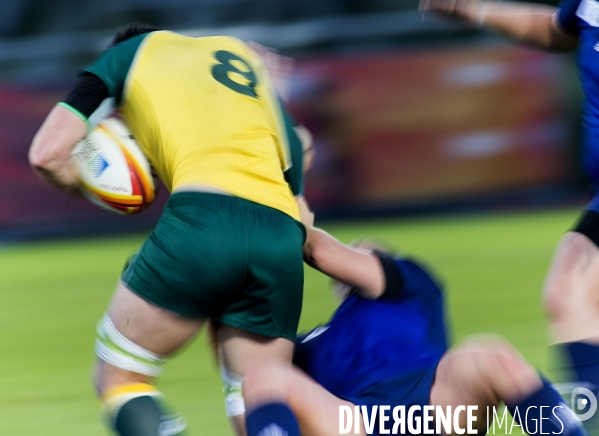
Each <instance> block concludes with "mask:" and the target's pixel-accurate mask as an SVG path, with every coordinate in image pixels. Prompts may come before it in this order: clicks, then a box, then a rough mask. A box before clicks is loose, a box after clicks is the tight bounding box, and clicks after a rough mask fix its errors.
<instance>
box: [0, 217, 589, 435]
mask: <svg viewBox="0 0 599 436" xmlns="http://www.w3.org/2000/svg"><path fill="white" fill-rule="evenodd" d="M576 215H577V211H576V210H566V211H557V212H535V213H522V214H500V215H491V216H472V217H470V216H466V217H464V216H461V217H450V218H446V217H435V218H425V219H422V218H418V219H410V220H400V219H389V220H381V221H368V222H361V223H344V224H335V225H333V224H330V225H326V226H324V227H325V228H326V229H327V230H328V231H330V232H331V233H333V234H334V235H335V236H337V237H338V238H339V239H341V240H342V241H346V242H349V241H351V240H352V239H354V238H357V237H360V236H372V237H375V238H378V239H380V240H383V241H387V242H389V243H390V244H391V245H392V246H395V247H396V248H399V249H401V250H402V251H403V252H405V253H407V254H410V255H413V256H415V257H418V258H421V259H426V260H427V262H428V263H429V264H430V265H431V266H432V267H433V268H434V269H435V270H436V271H437V273H438V274H439V275H440V277H442V279H443V281H444V282H445V284H446V286H447V289H448V291H449V292H448V300H449V308H450V314H451V317H450V319H451V320H452V329H453V333H454V338H455V339H456V340H460V339H462V338H464V337H465V336H467V335H470V334H474V333H498V334H502V335H504V336H506V337H507V338H508V339H509V340H511V341H512V342H513V343H514V344H515V345H516V346H517V347H518V348H519V349H520V350H521V352H522V353H523V354H524V355H525V356H526V357H527V358H528V359H529V360H530V361H531V362H532V363H533V364H534V365H536V366H538V367H540V368H541V369H543V370H544V371H548V372H549V373H551V368H552V365H553V364H554V363H552V360H551V359H550V357H549V355H548V352H547V348H546V334H545V327H544V319H543V315H542V312H541V308H540V304H539V301H540V299H539V296H540V290H541V285H542V281H543V277H544V274H545V271H546V269H547V266H548V263H549V260H550V258H551V253H552V251H553V249H554V247H555V245H556V243H557V242H558V240H559V238H560V236H561V235H562V234H563V232H564V231H565V230H566V229H567V228H568V227H569V226H570V225H571V224H572V222H573V221H574V220H575V217H576ZM143 237H144V236H143V235H136V236H128V237H118V238H117V237H103V238H94V239H81V240H74V241H66V242H47V243H35V244H33V243H30V244H23V245H11V246H5V247H0V434H1V435H11V436H21V435H27V436H42V435H43V436H54V435H56V436H58V435H60V436H81V435H86V436H94V435H106V434H108V432H107V431H106V430H104V428H103V427H102V426H101V425H100V423H99V422H98V419H97V417H98V410H99V404H98V402H97V401H96V400H95V398H94V394H93V391H92V388H91V386H90V383H89V378H90V366H91V362H92V357H93V342H94V336H95V323H96V321H97V320H98V319H99V318H100V316H101V315H102V313H103V311H104V308H105V307H106V305H107V303H108V299H109V298H110V294H111V291H112V288H113V286H114V284H115V283H116V280H117V278H118V275H119V272H120V269H121V267H122V264H123V262H124V261H125V259H126V258H127V256H128V255H130V254H131V253H132V252H134V251H135V250H136V249H137V247H138V246H139V245H140V243H141V241H142V240H143ZM306 279H307V280H306V292H305V299H304V312H303V316H302V321H301V328H303V329H308V328H311V327H312V326H314V325H315V324H318V323H322V322H325V321H326V320H327V319H328V317H329V316H330V314H331V313H332V311H333V309H334V307H335V304H334V302H333V300H332V298H331V297H330V294H329V290H328V281H327V279H326V278H325V277H323V276H322V275H320V274H318V273H316V272H315V271H313V270H310V269H309V268H307V271H306ZM160 387H161V389H162V390H163V391H164V392H165V393H166V394H167V395H168V396H169V398H170V402H171V404H172V405H173V406H174V407H175V408H177V409H178V410H180V411H181V412H183V414H184V415H185V417H186V419H187V421H188V422H189V425H190V434H191V435H212V436H218V435H229V434H230V432H229V430H228V427H227V423H226V419H225V415H224V411H223V406H222V395H221V387H220V380H219V377H218V374H217V370H216V366H215V364H214V362H213V361H212V359H211V357H210V355H209V353H208V349H207V346H206V343H205V338H203V337H202V338H200V339H199V340H197V341H195V342H194V343H193V344H192V345H191V346H190V347H188V348H187V349H186V350H184V351H183V352H182V353H181V354H180V355H179V356H177V358H175V359H174V361H173V362H172V363H171V364H170V365H169V367H168V368H167V371H166V373H165V376H164V378H163V380H162V381H161V383H160Z"/></svg>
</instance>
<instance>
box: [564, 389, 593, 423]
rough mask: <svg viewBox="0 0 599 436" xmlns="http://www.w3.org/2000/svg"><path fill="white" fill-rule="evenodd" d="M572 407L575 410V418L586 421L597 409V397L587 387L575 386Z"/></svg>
mask: <svg viewBox="0 0 599 436" xmlns="http://www.w3.org/2000/svg"><path fill="white" fill-rule="evenodd" d="M570 407H571V409H572V411H573V412H574V419H576V420H577V421H586V420H588V419H591V418H592V417H593V415H594V414H595V412H596V411H597V397H595V395H594V394H593V393H592V392H591V391H590V390H589V389H587V388H582V387H578V388H575V389H573V390H572V396H571V397H570Z"/></svg>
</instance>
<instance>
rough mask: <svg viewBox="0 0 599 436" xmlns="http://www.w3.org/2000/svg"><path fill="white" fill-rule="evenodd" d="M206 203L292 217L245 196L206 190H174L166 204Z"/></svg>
mask: <svg viewBox="0 0 599 436" xmlns="http://www.w3.org/2000/svg"><path fill="white" fill-rule="evenodd" d="M207 203H209V204H212V205H217V206H224V207H242V208H246V209H252V210H258V211H262V212H267V213H273V214H277V215H284V216H286V217H288V218H290V219H293V218H292V217H290V216H289V215H288V214H286V213H285V212H283V211H281V210H279V209H275V208H274V207H270V206H266V205H264V204H260V203H256V202H255V201H251V200H248V199H246V198H242V197H237V196H235V195H231V194H224V193H222V194H221V193H215V192H206V191H185V190H182V191H176V192H173V193H172V194H171V196H170V197H169V199H168V202H167V205H190V206H193V205H198V206H203V205H206V204H207Z"/></svg>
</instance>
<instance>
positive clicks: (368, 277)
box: [243, 206, 599, 436]
mask: <svg viewBox="0 0 599 436" xmlns="http://www.w3.org/2000/svg"><path fill="white" fill-rule="evenodd" d="M301 209H303V210H302V212H303V221H304V224H306V227H307V229H308V238H307V242H306V245H305V247H304V255H305V258H306V261H307V262H308V263H309V264H311V265H312V266H314V267H315V268H317V269H319V270H320V271H322V272H324V273H325V274H327V275H329V276H331V277H333V278H334V279H336V280H339V281H340V282H343V283H344V284H346V288H345V289H346V290H349V291H350V292H349V293H347V297H346V298H345V300H344V301H343V303H342V304H341V305H340V306H339V308H338V309H337V311H336V312H335V314H334V315H333V317H332V319H331V321H330V323H329V324H328V325H326V326H324V327H319V328H317V329H315V330H313V331H312V332H311V333H309V334H308V335H306V336H304V337H303V338H299V339H298V340H297V342H296V351H295V358H294V363H295V365H296V367H294V368H291V369H290V368H288V367H286V366H284V365H268V366H262V367H258V368H253V369H252V370H250V371H249V373H248V375H247V377H246V380H245V382H244V387H243V388H244V389H243V392H244V397H245V402H246V407H247V410H248V415H247V434H248V435H249V436H265V435H288V436H298V435H299V434H300V433H301V434H302V435H306V436H331V435H336V434H339V432H340V422H339V421H340V417H339V415H340V410H339V409H340V406H349V407H350V408H351V409H352V410H353V409H354V407H353V406H354V405H358V406H366V410H367V411H368V415H369V416H368V418H371V415H370V414H371V413H373V406H376V405H378V406H381V405H387V406H390V407H391V409H393V408H394V407H395V406H405V408H406V410H407V409H408V408H409V407H411V406H420V407H421V408H423V407H424V406H425V405H432V406H441V407H443V410H447V409H446V407H447V406H451V410H452V411H455V410H456V408H457V407H458V406H467V405H472V406H478V409H477V410H478V411H477V413H476V414H475V416H476V418H477V419H476V421H475V429H476V430H477V431H478V434H483V433H484V432H485V431H486V426H487V422H490V421H491V420H492V419H493V417H492V416H489V417H487V416H486V415H487V410H491V411H492V410H493V409H492V407H493V406H495V407H498V406H499V404H500V403H501V402H504V403H505V404H506V405H507V408H508V409H509V410H510V412H512V414H513V416H514V420H515V421H516V422H519V423H521V424H522V426H523V430H524V431H527V429H528V430H530V433H531V434H534V433H535V432H537V431H538V427H536V428H535V424H537V423H539V422H542V425H543V429H542V431H543V433H545V434H547V433H549V434H551V433H553V434H563V435H584V434H586V433H585V430H584V428H583V427H582V426H581V425H580V423H579V422H578V421H577V420H576V419H575V417H574V415H573V414H572V411H571V410H570V409H569V408H568V406H567V405H566V404H565V403H564V402H563V400H562V398H561V396H560V395H559V394H558V392H557V391H556V390H555V389H554V387H553V386H552V385H551V383H550V382H549V381H548V380H546V379H545V378H543V377H542V376H541V375H539V374H538V372H537V371H536V370H535V369H534V368H533V367H532V366H531V365H530V364H529V363H527V362H526V360H525V359H524V358H523V357H522V356H521V355H520V354H519V353H518V352H517V351H516V350H515V349H514V348H513V347H512V346H511V345H510V344H509V343H508V342H506V341H505V340H503V339H501V338H493V337H478V338H472V339H469V340H466V341H465V342H463V343H461V344H458V345H456V346H454V347H453V348H451V349H449V348H448V335H447V330H446V326H445V310H444V303H443V298H444V297H443V291H442V289H441V287H440V286H439V284H438V282H437V281H436V280H435V278H434V277H433V276H432V275H431V274H430V273H429V272H428V271H427V270H426V269H425V268H424V267H423V266H422V265H421V264H420V263H418V262H416V261H413V260H410V259H408V258H403V257H395V256H391V255H389V254H387V253H385V252H383V251H377V250H376V249H375V250H372V249H368V248H361V247H348V246H346V245H344V244H342V243H340V242H339V241H337V240H336V239H334V238H333V237H332V236H330V235H328V234H327V233H325V232H323V231H322V230H319V229H316V228H314V227H313V225H311V218H310V217H311V215H310V214H309V212H308V211H307V209H306V208H305V207H303V206H302V207H301ZM598 260H599V257H598ZM597 273H599V262H598V264H597V268H596V271H595V274H596V275H597ZM596 321H599V317H597V318H596ZM597 331H599V330H597ZM573 339H574V337H573ZM578 339H579V338H576V340H578ZM487 407H490V409H487ZM516 409H517V410H518V411H521V413H515V411H516ZM421 410H422V409H421ZM543 411H544V412H543ZM550 411H555V415H551V412H550ZM526 412H527V413H526ZM525 413H526V415H525ZM543 413H544V414H543ZM553 416H555V417H556V418H557V419H555V418H554V419H547V418H551V417H553ZM458 417H459V422H458V426H459V427H460V428H461V429H466V427H467V416H466V413H461V414H460V415H459V416H458ZM541 418H542V421H540V420H541ZM487 419H489V421H487ZM535 420H537V421H535ZM524 421H525V422H524ZM369 424H370V425H372V428H368V432H367V431H366V428H365V426H363V425H362V428H361V429H360V434H366V433H368V434H388V433H384V431H380V427H379V426H380V424H381V423H380V422H379V421H378V415H377V420H375V422H374V424H372V421H371V420H369ZM392 424H393V420H392V419H391V420H390V422H387V423H384V428H386V429H387V430H391V428H392ZM370 425H369V427H370ZM537 425H538V424H537ZM351 433H352V434H354V432H353V430H352V432H351Z"/></svg>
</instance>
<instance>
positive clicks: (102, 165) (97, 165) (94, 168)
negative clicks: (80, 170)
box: [87, 153, 110, 179]
mask: <svg viewBox="0 0 599 436" xmlns="http://www.w3.org/2000/svg"><path fill="white" fill-rule="evenodd" d="M109 166H110V164H109V163H108V162H107V161H106V159H104V158H103V157H102V155H101V154H99V153H98V154H96V155H95V156H94V157H93V158H91V160H90V161H88V162H87V167H88V168H89V172H90V173H91V174H92V176H94V178H96V179H97V178H98V177H100V176H101V175H102V173H103V172H104V171H105V170H106V168H108V167H109Z"/></svg>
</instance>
